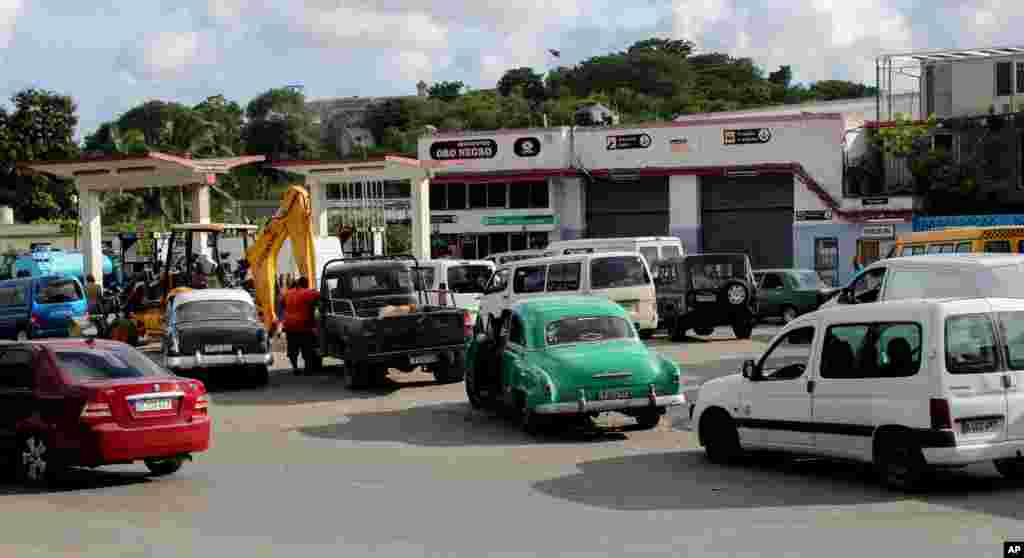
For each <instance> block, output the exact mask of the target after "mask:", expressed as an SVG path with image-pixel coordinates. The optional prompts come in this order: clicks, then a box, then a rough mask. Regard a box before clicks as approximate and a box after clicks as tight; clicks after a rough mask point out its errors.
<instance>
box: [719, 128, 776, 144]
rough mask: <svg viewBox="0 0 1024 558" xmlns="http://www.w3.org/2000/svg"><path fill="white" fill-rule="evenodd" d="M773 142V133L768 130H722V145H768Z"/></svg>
mask: <svg viewBox="0 0 1024 558" xmlns="http://www.w3.org/2000/svg"><path fill="white" fill-rule="evenodd" d="M771 140H772V131H771V130H769V129H768V128H741V129H737V130H722V143H723V144H725V145H749V144H752V143H768V142H770V141H771Z"/></svg>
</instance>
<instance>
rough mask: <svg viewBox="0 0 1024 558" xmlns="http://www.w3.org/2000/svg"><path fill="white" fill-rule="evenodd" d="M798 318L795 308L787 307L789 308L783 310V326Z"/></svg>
mask: <svg viewBox="0 0 1024 558" xmlns="http://www.w3.org/2000/svg"><path fill="white" fill-rule="evenodd" d="M796 317H797V311H796V308H793V307H792V306H787V307H785V308H783V309H782V323H783V324H788V323H789V322H792V321H793V320H795V319H796Z"/></svg>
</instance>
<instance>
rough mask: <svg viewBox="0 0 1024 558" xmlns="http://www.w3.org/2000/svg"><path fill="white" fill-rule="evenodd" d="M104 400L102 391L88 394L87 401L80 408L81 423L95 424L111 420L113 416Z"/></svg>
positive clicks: (108, 404)
mask: <svg viewBox="0 0 1024 558" xmlns="http://www.w3.org/2000/svg"><path fill="white" fill-rule="evenodd" d="M106 399H107V398H106V396H105V395H104V394H103V392H102V391H98V392H94V393H91V394H89V399H88V400H87V401H86V402H85V406H83V407H82V414H81V415H80V417H81V419H82V422H87V423H90V424H95V423H98V422H106V421H109V420H111V419H112V418H113V414H112V413H111V411H110V403H109V402H108V401H107V400H106Z"/></svg>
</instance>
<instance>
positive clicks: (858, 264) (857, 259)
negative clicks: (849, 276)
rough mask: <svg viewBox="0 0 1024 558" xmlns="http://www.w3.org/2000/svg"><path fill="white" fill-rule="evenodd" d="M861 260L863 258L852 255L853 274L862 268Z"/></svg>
mask: <svg viewBox="0 0 1024 558" xmlns="http://www.w3.org/2000/svg"><path fill="white" fill-rule="evenodd" d="M862 260H863V258H861V257H860V256H854V257H853V274H854V275H856V274H858V273H860V272H861V270H862V269H864V263H863V261H862Z"/></svg>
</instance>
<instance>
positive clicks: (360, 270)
mask: <svg viewBox="0 0 1024 558" xmlns="http://www.w3.org/2000/svg"><path fill="white" fill-rule="evenodd" d="M416 267H419V265H418V262H416V260H415V259H414V258H412V257H411V256H408V257H365V258H345V259H343V260H332V261H329V262H327V264H326V265H325V266H324V269H323V273H321V274H320V277H321V284H320V296H321V303H320V308H321V311H320V349H321V354H323V355H324V356H331V357H334V358H339V359H342V360H344V361H345V367H344V376H343V378H344V380H345V384H346V385H347V386H348V387H351V388H362V387H368V386H369V385H372V384H374V383H376V382H377V381H380V380H383V379H384V378H386V377H387V374H388V371H389V369H391V368H397V369H399V370H402V371H403V372H412V371H413V370H414V369H416V367H419V366H422V367H424V368H425V369H427V370H429V371H430V372H431V373H432V374H433V375H434V378H435V379H437V380H438V381H439V382H445V383H453V382H458V381H461V380H462V374H463V361H464V356H465V349H466V347H465V345H466V339H467V337H469V336H470V335H471V334H472V327H473V321H472V320H471V318H470V315H469V312H468V311H466V310H461V309H458V308H453V307H443V306H434V305H430V304H429V303H428V301H427V298H426V296H425V294H424V293H423V292H422V291H420V290H417V288H416V286H415V284H414V281H413V269H414V268H416Z"/></svg>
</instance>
